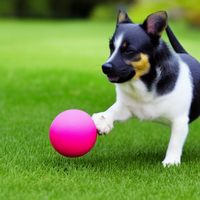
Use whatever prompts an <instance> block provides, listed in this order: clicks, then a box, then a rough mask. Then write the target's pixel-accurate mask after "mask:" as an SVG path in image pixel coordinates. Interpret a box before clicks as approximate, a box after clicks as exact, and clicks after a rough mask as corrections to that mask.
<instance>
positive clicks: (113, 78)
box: [102, 10, 167, 83]
mask: <svg viewBox="0 0 200 200" xmlns="http://www.w3.org/2000/svg"><path fill="white" fill-rule="evenodd" d="M166 27H167V14H166V12H164V11H159V12H156V13H153V14H151V15H149V16H148V17H147V18H146V20H145V21H144V22H143V24H134V23H133V22H132V21H131V20H130V18H129V17H128V15H127V13H126V12H124V11H122V10H120V11H119V13H118V17H117V27H116V30H115V33H114V35H113V37H112V38H111V39H110V44H109V46H110V57H109V58H108V60H107V62H106V63H105V64H103V66H102V70H103V72H104V73H105V74H106V75H107V77H108V80H109V81H110V82H113V83H123V82H126V81H129V80H131V79H135V80H136V79H139V78H140V77H141V76H143V75H145V74H147V73H148V72H149V71H150V68H151V65H152V62H153V57H154V54H155V51H156V48H158V44H159V39H160V37H161V35H162V32H163V31H164V30H165V28H166Z"/></svg>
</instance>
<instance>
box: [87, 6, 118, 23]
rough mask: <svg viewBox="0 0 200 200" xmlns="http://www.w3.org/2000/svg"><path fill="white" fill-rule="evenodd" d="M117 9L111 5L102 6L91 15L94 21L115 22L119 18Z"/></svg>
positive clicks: (95, 8)
mask: <svg viewBox="0 0 200 200" xmlns="http://www.w3.org/2000/svg"><path fill="white" fill-rule="evenodd" d="M117 12H118V11H117V9H116V8H115V7H114V6H111V5H105V4H100V5H98V6H96V7H94V9H93V10H92V12H91V13H90V19H92V20H115V19H116V18H117Z"/></svg>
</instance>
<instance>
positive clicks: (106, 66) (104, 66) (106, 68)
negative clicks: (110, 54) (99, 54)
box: [102, 63, 112, 74]
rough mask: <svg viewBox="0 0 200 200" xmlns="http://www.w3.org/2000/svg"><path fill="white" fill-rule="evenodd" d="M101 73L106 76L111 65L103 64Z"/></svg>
mask: <svg viewBox="0 0 200 200" xmlns="http://www.w3.org/2000/svg"><path fill="white" fill-rule="evenodd" d="M102 70H103V73H105V74H108V73H109V72H110V71H111V70H112V64H111V63H105V64H103V65H102Z"/></svg>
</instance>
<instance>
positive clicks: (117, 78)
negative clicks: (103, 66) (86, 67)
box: [107, 76, 120, 83]
mask: <svg viewBox="0 0 200 200" xmlns="http://www.w3.org/2000/svg"><path fill="white" fill-rule="evenodd" d="M107 77H108V80H109V81H110V82H111V83H117V82H118V80H119V78H120V77H119V76H107Z"/></svg>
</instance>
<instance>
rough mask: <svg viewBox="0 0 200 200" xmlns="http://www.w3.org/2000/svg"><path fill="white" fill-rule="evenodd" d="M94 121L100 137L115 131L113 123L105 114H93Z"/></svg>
mask: <svg viewBox="0 0 200 200" xmlns="http://www.w3.org/2000/svg"><path fill="white" fill-rule="evenodd" d="M92 119H93V121H94V123H95V125H96V128H97V131H98V133H99V134H100V135H103V134H108V133H109V132H110V131H111V130H112V129H113V121H112V120H111V118H109V117H108V116H106V114H105V113H103V112H102V113H97V114H93V115H92Z"/></svg>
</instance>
